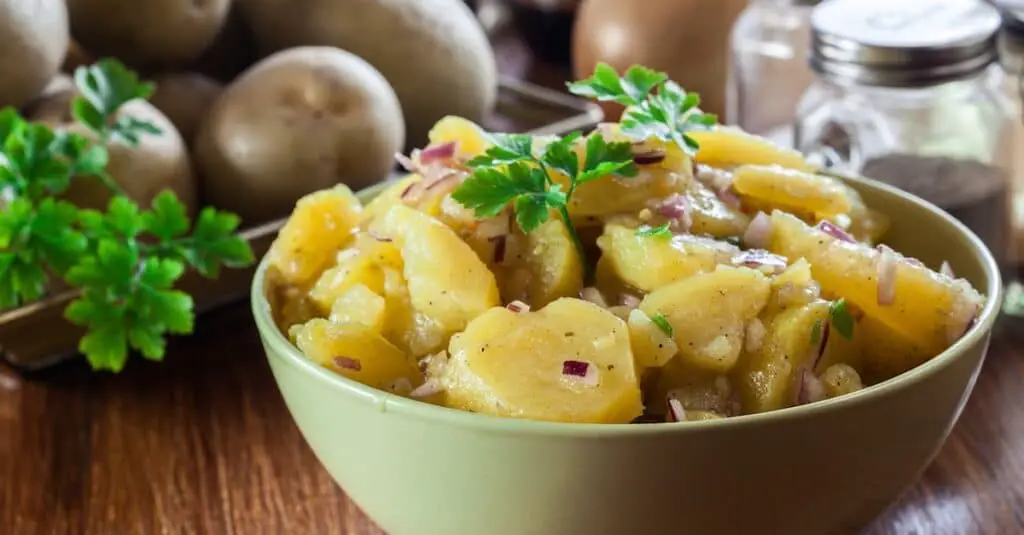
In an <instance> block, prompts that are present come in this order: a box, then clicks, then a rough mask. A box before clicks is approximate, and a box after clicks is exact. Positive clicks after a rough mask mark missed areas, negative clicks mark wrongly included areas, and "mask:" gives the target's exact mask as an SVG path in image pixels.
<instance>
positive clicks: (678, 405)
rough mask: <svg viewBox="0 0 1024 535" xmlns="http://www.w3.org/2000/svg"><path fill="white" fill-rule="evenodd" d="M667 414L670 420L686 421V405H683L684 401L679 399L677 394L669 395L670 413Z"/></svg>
mask: <svg viewBox="0 0 1024 535" xmlns="http://www.w3.org/2000/svg"><path fill="white" fill-rule="evenodd" d="M665 416H667V420H668V421H670V422H685V421H686V407H683V402H682V401H679V400H678V399H677V398H676V397H675V396H669V397H668V413H666V415H665Z"/></svg>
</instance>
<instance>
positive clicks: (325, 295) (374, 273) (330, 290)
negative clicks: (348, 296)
mask: <svg viewBox="0 0 1024 535" xmlns="http://www.w3.org/2000/svg"><path fill="white" fill-rule="evenodd" d="M349 252H351V253H353V254H349V255H344V256H343V257H342V258H341V259H339V261H338V263H337V264H336V265H335V266H334V267H332V268H330V269H328V270H326V271H324V272H323V274H322V275H320V278H318V279H317V281H316V284H314V285H313V288H312V289H311V290H310V291H309V298H310V299H311V300H312V301H313V302H314V303H316V305H317V306H318V307H320V311H321V312H323V313H325V314H326V313H328V312H329V311H330V310H331V309H332V308H333V307H334V302H335V301H336V300H337V299H338V298H339V297H341V295H342V294H344V293H345V292H347V291H348V290H349V289H350V288H352V287H353V286H356V285H360V286H364V287H366V288H367V289H369V290H370V291H371V292H374V293H378V294H380V293H383V292H384V272H383V271H381V268H380V267H379V266H378V265H377V263H376V262H375V261H374V258H373V257H372V256H368V255H363V254H358V253H357V252H356V251H354V250H349Z"/></svg>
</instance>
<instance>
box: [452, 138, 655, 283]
mask: <svg viewBox="0 0 1024 535" xmlns="http://www.w3.org/2000/svg"><path fill="white" fill-rule="evenodd" d="M580 137H581V134H580V133H579V132H573V133H571V134H569V135H567V136H564V137H562V138H559V139H557V140H554V141H552V142H551V143H549V144H547V145H546V146H545V147H544V148H543V149H542V150H540V151H536V150H535V149H534V142H533V137H532V136H530V135H526V134H492V135H491V136H490V138H491V139H490V141H491V146H490V147H489V148H488V149H487V151H486V152H484V153H483V154H481V155H479V156H477V157H475V158H473V159H472V160H470V161H469V163H468V165H469V167H470V168H472V170H473V172H472V174H470V176H469V177H468V178H467V179H466V180H465V181H464V182H463V183H462V184H461V185H460V186H459V187H458V188H456V189H455V191H453V192H452V198H453V199H455V201H457V202H459V203H460V204H462V205H463V206H465V207H466V208H469V209H472V210H474V212H475V214H476V216H477V217H494V216H496V215H498V214H499V213H501V211H502V210H504V209H505V207H506V206H507V205H508V204H509V203H512V207H513V210H514V213H515V218H516V223H517V224H518V225H519V228H521V229H522V230H523V232H532V231H533V230H534V229H536V228H537V227H539V226H540V225H541V224H542V223H544V222H545V221H547V220H548V219H549V218H550V216H551V212H552V211H554V212H555V213H556V214H557V216H558V217H560V218H561V220H562V222H563V223H564V224H565V226H566V229H567V230H568V232H569V236H570V238H571V239H572V241H573V245H574V247H575V248H576V252H577V253H578V254H579V256H580V260H581V261H582V263H583V265H584V266H587V265H588V263H587V259H586V255H585V252H584V249H583V242H582V241H580V237H579V235H578V234H577V232H576V228H575V227H574V226H573V224H572V221H571V219H570V216H569V201H570V199H571V198H572V196H573V194H574V193H575V192H576V189H577V188H578V187H579V186H580V185H582V184H586V183H587V182H590V181H593V180H596V179H598V178H602V177H606V176H609V175H617V176H623V177H632V176H636V173H637V168H636V165H635V164H634V163H633V151H632V146H631V144H630V143H629V142H612V143H608V142H607V141H605V139H604V137H602V136H601V135H600V134H594V135H591V136H589V137H588V138H587V139H586V145H585V153H584V154H585V155H584V158H583V162H582V164H581V162H580V159H579V156H578V154H577V153H576V151H575V145H576V143H577V141H578V140H579V139H580ZM552 175H560V176H562V177H564V178H565V179H566V181H567V184H568V186H567V187H566V188H563V184H561V183H557V182H556V181H555V180H553V179H552Z"/></svg>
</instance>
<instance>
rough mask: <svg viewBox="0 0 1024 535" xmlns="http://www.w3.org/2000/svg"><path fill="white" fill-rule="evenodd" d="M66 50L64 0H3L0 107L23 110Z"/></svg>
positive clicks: (0, 15)
mask: <svg viewBox="0 0 1024 535" xmlns="http://www.w3.org/2000/svg"><path fill="white" fill-rule="evenodd" d="M67 48H68V12H67V8H66V7H65V6H64V1H63V0H0V108H3V107H5V106H14V107H16V108H20V107H21V106H23V105H25V104H27V103H28V102H29V101H30V100H32V99H34V98H35V97H36V96H37V95H39V93H40V92H41V91H42V90H43V88H44V87H46V84H48V83H50V80H51V79H52V78H53V76H54V75H55V74H57V71H58V70H60V66H61V63H62V62H63V61H64V53H65V52H66V51H67Z"/></svg>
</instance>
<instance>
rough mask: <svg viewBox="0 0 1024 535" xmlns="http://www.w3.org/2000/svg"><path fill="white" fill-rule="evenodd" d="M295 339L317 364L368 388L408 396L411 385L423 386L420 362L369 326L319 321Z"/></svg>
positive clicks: (312, 321) (314, 322)
mask: <svg viewBox="0 0 1024 535" xmlns="http://www.w3.org/2000/svg"><path fill="white" fill-rule="evenodd" d="M295 339H296V342H295V343H296V345H297V346H298V347H299V350H301V351H302V352H303V353H304V354H305V355H306V356H307V357H309V358H310V359H311V360H313V361H314V362H316V363H318V364H320V365H322V366H325V367H327V368H329V369H331V370H332V371H334V372H336V373H339V374H341V375H344V376H345V377H348V378H349V379H352V380H354V381H359V382H360V383H363V384H365V385H367V386H371V387H373V388H378V389H381V390H385V391H389V392H395V393H402V391H405V393H407V392H408V386H409V385H411V386H412V387H416V386H418V385H420V384H422V383H423V377H422V374H421V373H420V370H419V367H418V366H417V365H416V361H414V360H413V359H411V358H410V357H409V356H408V355H406V354H405V353H403V352H402V351H401V350H400V349H398V348H397V347H395V346H393V345H391V344H390V343H388V341H387V340H385V339H384V338H383V337H381V335H380V334H379V333H376V332H374V331H373V330H372V329H371V328H369V327H367V326H365V325H361V324H358V323H334V322H331V321H329V320H325V319H323V318H315V319H312V320H309V322H307V323H306V324H305V325H303V326H302V327H301V328H300V329H298V330H297V333H296V336H295Z"/></svg>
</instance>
